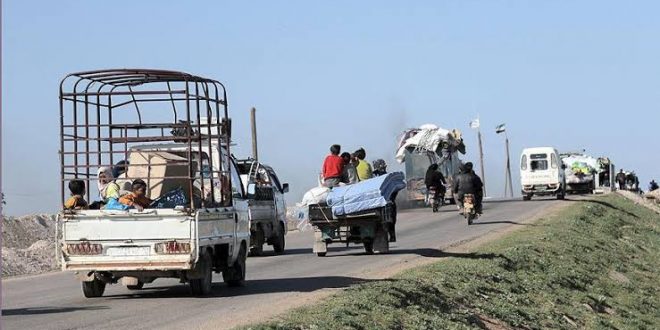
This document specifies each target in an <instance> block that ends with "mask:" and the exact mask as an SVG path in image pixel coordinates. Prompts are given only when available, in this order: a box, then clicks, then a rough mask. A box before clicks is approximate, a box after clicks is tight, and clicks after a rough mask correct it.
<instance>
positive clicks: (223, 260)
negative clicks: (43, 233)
mask: <svg viewBox="0 0 660 330" xmlns="http://www.w3.org/2000/svg"><path fill="white" fill-rule="evenodd" d="M69 80H73V82H70V81H69ZM79 86H87V88H85V89H80V88H79ZM91 86H97V87H96V88H98V89H96V88H91ZM200 100H201V101H200ZM161 101H162V102H161ZM166 106H169V107H170V109H171V111H169V115H170V116H171V115H172V114H173V118H172V120H171V121H165V122H163V121H162V120H163V118H167V116H166V115H164V114H166V113H168V112H163V111H162V109H163V107H166ZM150 107H152V108H150ZM145 109H149V111H145ZM92 110H93V111H92ZM155 110H158V111H155ZM150 113H151V114H155V113H159V114H160V115H159V116H154V117H149V116H148V114H150ZM60 114H61V118H62V121H61V123H60V124H61V130H60V132H61V134H60V139H61V149H60V155H61V164H62V165H61V182H62V186H61V188H62V196H63V200H64V198H65V196H66V195H67V194H65V187H67V183H70V182H72V181H74V180H75V181H78V182H80V181H82V182H83V183H85V186H86V187H87V190H86V192H84V193H83V195H86V197H85V199H86V200H88V201H92V200H94V199H98V198H99V196H100V198H101V200H100V201H99V202H97V203H94V204H90V206H91V205H97V206H98V207H90V208H89V209H87V208H80V209H67V208H63V210H62V211H61V212H60V214H59V217H58V230H59V231H61V241H60V244H59V249H58V254H59V257H60V259H61V263H62V269H63V270H66V271H75V273H76V275H77V277H78V278H79V279H80V280H82V291H83V294H84V296H85V297H88V298H92V297H99V296H102V295H103V293H104V290H105V287H106V285H107V284H114V283H122V284H124V285H126V286H127V287H128V288H129V289H131V290H139V289H142V287H143V286H144V284H145V283H151V282H153V281H154V280H156V279H158V278H167V277H169V278H178V279H180V281H181V282H182V283H188V284H189V285H190V289H191V291H192V293H193V294H194V295H207V294H209V293H211V291H212V281H213V277H212V274H213V272H215V273H222V278H223V280H224V282H225V283H226V284H227V285H229V286H240V285H243V283H244V281H245V274H246V257H247V253H248V249H249V244H250V233H249V217H248V201H247V199H246V194H245V191H244V186H243V184H242V182H241V178H240V176H239V174H238V170H237V168H236V164H235V162H234V161H233V159H232V157H231V156H230V155H231V153H230V145H231V143H230V141H231V138H230V133H231V121H230V120H229V118H228V116H227V111H226V93H225V92H224V87H223V86H222V84H220V83H219V82H217V81H215V80H211V79H207V78H202V77H198V76H193V75H190V74H187V73H182V72H175V71H163V70H147V69H131V70H125V69H121V70H101V71H88V72H80V73H75V74H70V75H68V76H67V77H66V78H65V79H64V80H63V81H62V87H61V90H60ZM113 114H114V116H113ZM202 114H205V115H208V114H212V115H213V117H211V118H210V119H207V118H204V121H203V120H201V115H202ZM131 115H134V117H133V116H131ZM83 116H84V121H83V119H82V118H83ZM154 118H156V119H157V120H159V121H153V119H154ZM181 118H185V120H179V119H181ZM150 119H151V120H150ZM193 119H194V120H193ZM83 132H84V133H83ZM120 159H121V160H122V161H123V162H125V163H123V164H124V165H122V167H121V168H122V172H123V173H122V174H120V175H119V176H118V177H117V178H115V180H114V182H115V183H117V185H119V186H121V187H125V186H128V189H131V188H130V187H131V182H133V181H134V180H137V179H141V180H143V181H144V182H145V183H146V197H148V198H149V199H151V200H153V201H152V202H151V203H150V204H149V205H145V206H144V207H143V209H142V208H140V210H138V209H135V208H132V207H128V206H126V205H124V204H121V203H120V202H119V201H121V199H119V198H117V197H115V196H114V195H112V196H110V195H105V196H104V193H103V192H102V189H101V184H102V182H101V178H99V176H100V175H99V176H97V175H95V174H96V169H99V172H98V173H101V171H100V169H101V168H108V167H112V166H113V164H115V162H116V161H117V160H120ZM114 169H118V167H117V166H115V167H114ZM110 179H112V178H110ZM126 183H127V185H126ZM97 184H98V189H97ZM121 190H124V189H121ZM122 193H124V194H125V193H127V192H120V196H121V194H122ZM128 193H130V191H129V192H128ZM92 208H94V209H92Z"/></svg>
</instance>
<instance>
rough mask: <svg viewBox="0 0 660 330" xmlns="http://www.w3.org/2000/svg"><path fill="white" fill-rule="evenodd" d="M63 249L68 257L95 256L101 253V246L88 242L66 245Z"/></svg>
mask: <svg viewBox="0 0 660 330" xmlns="http://www.w3.org/2000/svg"><path fill="white" fill-rule="evenodd" d="M64 249H65V250H66V252H67V253H68V254H70V255H96V254H101V253H103V245H101V244H94V243H89V242H80V243H72V244H66V245H65V246H64Z"/></svg>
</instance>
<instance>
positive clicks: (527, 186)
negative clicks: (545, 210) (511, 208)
mask: <svg viewBox="0 0 660 330" xmlns="http://www.w3.org/2000/svg"><path fill="white" fill-rule="evenodd" d="M564 168H565V167H564V165H563V164H562V163H561V160H560V158H559V152H557V149H555V148H553V147H537V148H526V149H524V150H523V151H522V154H521V155H520V183H521V185H522V195H523V199H524V200H530V199H532V196H547V195H554V196H557V199H564V196H565V194H566V177H565V175H564Z"/></svg>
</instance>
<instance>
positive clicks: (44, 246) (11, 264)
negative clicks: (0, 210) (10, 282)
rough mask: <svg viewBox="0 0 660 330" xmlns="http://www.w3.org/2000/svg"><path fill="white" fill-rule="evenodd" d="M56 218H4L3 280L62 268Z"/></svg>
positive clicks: (51, 216) (33, 216)
mask: <svg viewBox="0 0 660 330" xmlns="http://www.w3.org/2000/svg"><path fill="white" fill-rule="evenodd" d="M55 220H56V219H55V216H53V215H50V214H35V215H28V216H22V217H4V219H3V224H2V276H3V277H6V276H16V275H26V274H37V273H43V272H47V271H52V270H55V269H57V268H58V264H57V260H56V258H55Z"/></svg>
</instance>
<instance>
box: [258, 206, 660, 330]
mask: <svg viewBox="0 0 660 330" xmlns="http://www.w3.org/2000/svg"><path fill="white" fill-rule="evenodd" d="M567 203H573V205H571V206H570V207H568V208H566V209H564V210H562V211H561V212H558V213H556V214H554V215H549V216H547V217H545V218H543V219H540V220H539V221H537V222H536V223H534V224H533V225H530V226H526V227H525V228H524V229H522V230H519V231H516V232H514V233H512V234H510V235H507V236H506V237H504V238H502V239H500V240H497V241H496V242H493V243H490V244H486V245H484V246H482V247H480V248H479V249H477V251H475V252H473V253H466V254H452V256H451V257H448V258H445V260H442V261H440V262H437V263H434V264H432V265H429V266H424V267H419V268H415V269H411V270H409V271H405V272H403V273H401V274H400V275H398V276H397V277H395V278H393V279H389V280H382V281H373V282H368V283H364V284H359V285H355V286H352V287H350V288H348V289H346V290H344V291H342V292H341V293H338V294H336V295H333V296H331V297H329V298H328V299H325V300H323V301H322V302H321V303H319V304H317V305H313V306H309V307H305V308H301V309H297V310H294V311H293V312H291V313H289V314H288V315H286V316H284V317H282V318H280V319H278V320H276V321H273V322H270V323H265V324H259V325H253V326H250V327H248V328H250V329H446V328H449V329H462V328H466V329H468V328H494V329H502V328H528V329H546V328H580V329H584V328H590V329H659V328H660V312H659V311H660V302H659V300H660V298H659V297H660V294H659V288H658V286H659V285H660V272H659V271H658V269H659V267H658V265H660V258H659V255H660V252H659V248H658V244H660V231H659V225H660V216H658V215H657V214H655V213H653V212H651V211H649V210H647V209H646V208H643V207H640V206H636V205H635V204H633V203H632V202H630V201H629V200H627V199H625V198H623V197H620V196H618V195H615V194H610V195H607V196H600V197H592V198H590V199H589V200H585V201H572V202H569V201H567Z"/></svg>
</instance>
